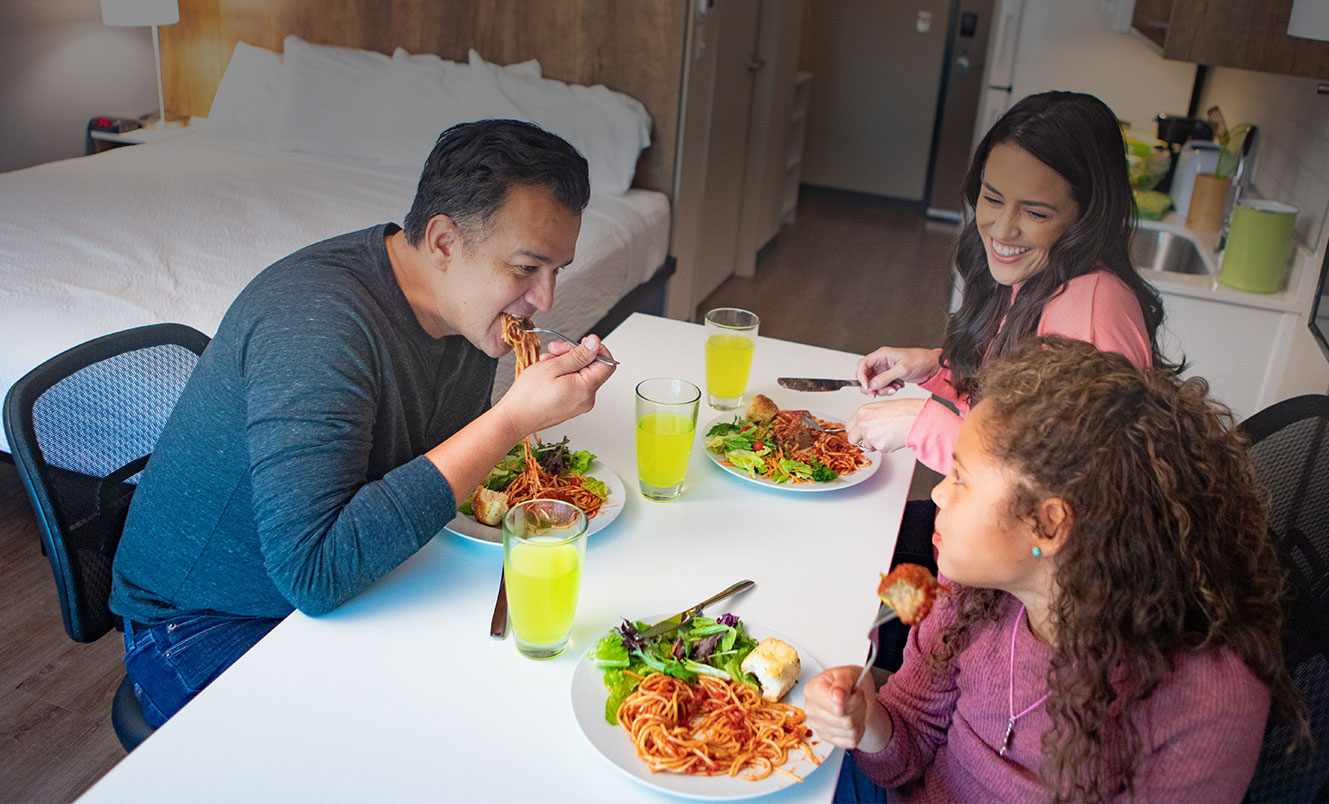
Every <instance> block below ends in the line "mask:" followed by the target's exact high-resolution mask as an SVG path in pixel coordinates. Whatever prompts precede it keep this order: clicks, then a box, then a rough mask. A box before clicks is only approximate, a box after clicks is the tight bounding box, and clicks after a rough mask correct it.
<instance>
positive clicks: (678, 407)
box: [637, 377, 701, 501]
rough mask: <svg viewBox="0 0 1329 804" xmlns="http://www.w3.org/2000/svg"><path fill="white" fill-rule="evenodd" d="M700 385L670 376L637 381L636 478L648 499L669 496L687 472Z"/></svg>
mask: <svg viewBox="0 0 1329 804" xmlns="http://www.w3.org/2000/svg"><path fill="white" fill-rule="evenodd" d="M700 402H701V389H699V388H697V386H695V385H693V384H692V383H690V382H688V381H687V380H679V379H675V378H672V377H657V378H655V379H652V380H642V381H641V382H639V383H637V482H638V484H639V485H640V487H641V493H642V495H643V496H644V497H646V499H648V500H659V501H664V500H672V499H674V498H675V497H677V496H678V495H679V494H681V493H682V491H683V478H684V477H685V476H686V475H687V473H688V457H689V456H690V455H691V454H692V441H693V435H694V434H695V433H696V431H697V407H698V405H699V403H700Z"/></svg>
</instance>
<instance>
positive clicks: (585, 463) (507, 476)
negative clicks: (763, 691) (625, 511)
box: [457, 436, 609, 516]
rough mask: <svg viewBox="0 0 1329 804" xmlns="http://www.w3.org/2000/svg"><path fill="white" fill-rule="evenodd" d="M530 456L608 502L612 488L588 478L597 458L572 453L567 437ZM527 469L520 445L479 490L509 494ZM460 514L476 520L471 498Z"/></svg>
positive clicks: (546, 445)
mask: <svg viewBox="0 0 1329 804" xmlns="http://www.w3.org/2000/svg"><path fill="white" fill-rule="evenodd" d="M531 452H532V454H533V455H534V456H535V460H536V462H537V463H539V464H540V468H541V469H543V470H545V471H546V472H548V473H550V474H551V475H558V476H560V477H580V478H582V481H581V485H582V488H585V489H586V490H587V491H589V492H591V493H592V494H594V495H596V496H597V497H599V498H600V499H601V500H606V499H608V498H609V486H607V485H605V483H604V481H602V480H597V479H596V478H594V477H589V476H587V475H586V472H587V470H589V469H590V468H591V461H594V460H595V455H593V454H591V453H590V452H588V451H587V450H584V449H579V450H575V451H574V450H572V449H570V448H569V447H568V439H567V437H566V436H565V437H564V438H563V440H562V441H551V442H549V443H547V444H539V445H537V446H536V447H535V448H534V449H532V450H531ZM525 468H526V455H525V453H524V452H523V450H522V448H521V444H518V445H517V446H515V447H513V448H512V449H510V450H508V454H507V455H506V456H504V457H503V459H502V460H501V461H499V462H498V466H495V467H494V468H493V469H490V470H489V476H488V477H486V478H485V479H484V482H483V483H481V484H480V487H481V488H485V489H488V490H489V491H507V488H508V486H511V485H512V481H514V480H516V479H517V477H518V476H519V475H521V473H522V470H523V469H525ZM457 511H458V512H459V513H463V514H466V515H467V516H475V512H474V510H473V508H472V501H471V498H470V497H467V498H466V500H465V502H463V503H462V504H461V505H459V506H457Z"/></svg>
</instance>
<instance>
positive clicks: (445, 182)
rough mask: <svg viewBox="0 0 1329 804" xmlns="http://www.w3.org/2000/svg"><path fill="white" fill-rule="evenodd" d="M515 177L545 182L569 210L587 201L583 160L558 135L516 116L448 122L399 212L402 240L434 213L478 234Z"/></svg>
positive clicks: (416, 240) (416, 235)
mask: <svg viewBox="0 0 1329 804" xmlns="http://www.w3.org/2000/svg"><path fill="white" fill-rule="evenodd" d="M514 184H523V185H527V186H533V187H544V188H546V189H547V190H549V192H550V193H552V194H553V196H554V199H555V200H556V201H558V203H560V204H562V205H563V206H564V207H565V208H567V209H568V210H569V211H571V212H578V213H580V212H581V211H582V210H583V209H585V208H586V204H587V203H588V202H589V201H590V195H591V180H590V174H589V170H588V168H587V165H586V159H585V158H584V157H583V156H582V155H581V154H580V153H578V152H577V149H576V148H573V147H572V146H571V145H569V144H568V142H567V141H566V140H564V139H563V138H561V137H558V136H556V135H554V134H550V133H549V132H548V131H545V130H544V129H542V128H540V127H539V126H533V125H531V124H530V123H522V122H520V121H517V120H480V121H478V122H475V123H459V124H458V125H455V126H453V127H452V128H450V129H448V130H447V131H444V132H443V133H442V134H440V135H439V136H438V142H436V143H435V144H434V150H433V151H432V152H430V154H429V158H428V159H427V160H425V167H424V170H423V171H421V173H420V184H419V186H418V187H417V188H416V190H415V200H414V201H413V202H412V203H411V211H410V212H408V213H407V214H406V226H405V231H406V241H407V242H408V243H410V244H411V245H412V246H418V245H420V241H421V240H423V239H424V236H425V227H427V226H428V225H429V221H430V219H431V218H433V217H434V216H435V215H447V216H448V217H449V218H451V219H452V222H453V223H455V224H456V225H457V228H458V229H459V230H461V233H462V237H463V238H464V239H466V240H472V239H473V238H474V239H475V240H483V239H484V238H485V236H487V231H486V228H487V224H488V223H489V221H490V219H491V218H492V217H493V215H494V213H495V212H497V211H498V210H499V209H500V208H501V207H502V206H503V202H504V201H506V200H507V197H508V190H509V188H511V187H512V185H514Z"/></svg>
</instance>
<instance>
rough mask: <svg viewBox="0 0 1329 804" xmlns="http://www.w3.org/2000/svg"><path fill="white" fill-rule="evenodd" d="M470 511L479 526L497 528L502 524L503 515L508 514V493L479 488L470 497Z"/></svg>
mask: <svg viewBox="0 0 1329 804" xmlns="http://www.w3.org/2000/svg"><path fill="white" fill-rule="evenodd" d="M471 511H472V512H474V514H475V520H476V521H477V522H479V523H480V524H482V525H489V526H491V527H495V528H497V527H499V526H500V525H502V524H503V515H504V514H506V513H507V512H508V493H507V492H506V491H490V490H489V489H487V488H485V487H484V486H480V487H479V488H477V489H476V490H475V494H473V495H471Z"/></svg>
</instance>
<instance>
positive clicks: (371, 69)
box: [274, 35, 396, 160]
mask: <svg viewBox="0 0 1329 804" xmlns="http://www.w3.org/2000/svg"><path fill="white" fill-rule="evenodd" d="M284 47H285V51H286V52H285V58H284V61H285V69H286V81H285V84H284V85H283V92H282V101H281V104H280V113H279V114H278V116H277V131H276V137H275V140H274V144H275V145H276V146H277V147H278V148H280V149H283V150H289V151H302V152H305V153H315V154H333V155H337V156H349V157H356V158H363V159H371V160H373V159H378V158H379V151H380V150H381V145H380V144H379V142H378V140H379V139H381V138H382V136H383V132H384V130H385V129H386V128H387V127H389V126H391V125H392V122H391V118H390V117H389V112H390V111H391V110H392V103H391V100H390V98H391V95H392V90H393V85H394V79H395V77H396V67H395V66H394V64H393V61H392V58H391V57H389V56H387V55H385V54H383V53H375V52H373V51H370V50H358V49H354V48H345V47H333V46H331V45H315V44H311V43H309V42H306V41H304V40H303V39H301V38H299V37H298V36H294V35H291V36H287V37H286V40H285V44H284Z"/></svg>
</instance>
